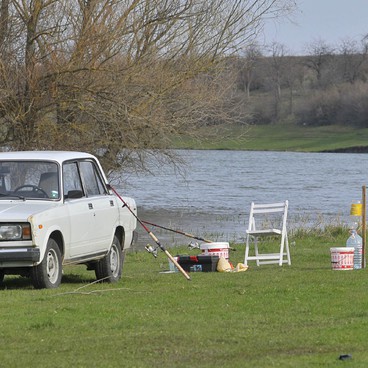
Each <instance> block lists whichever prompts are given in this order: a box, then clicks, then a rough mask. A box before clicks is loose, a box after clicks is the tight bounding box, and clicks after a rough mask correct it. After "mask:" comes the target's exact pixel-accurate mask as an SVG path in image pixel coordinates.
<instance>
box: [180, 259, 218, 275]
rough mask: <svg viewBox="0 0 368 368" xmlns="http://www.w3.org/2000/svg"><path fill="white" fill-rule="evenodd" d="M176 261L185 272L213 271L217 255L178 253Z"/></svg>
mask: <svg viewBox="0 0 368 368" xmlns="http://www.w3.org/2000/svg"><path fill="white" fill-rule="evenodd" d="M177 257H178V263H179V265H180V266H181V267H183V269H184V270H185V271H187V272H215V271H217V263H218V261H219V256H204V255H198V256H188V255H179V256H177Z"/></svg>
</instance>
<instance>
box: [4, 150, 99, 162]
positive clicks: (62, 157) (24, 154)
mask: <svg viewBox="0 0 368 368" xmlns="http://www.w3.org/2000/svg"><path fill="white" fill-rule="evenodd" d="M80 158H92V159H96V158H95V156H93V155H91V154H89V153H86V152H76V151H10V152H0V160H21V159H24V160H51V161H56V162H59V163H61V162H64V161H67V160H73V159H74V160H75V159H80Z"/></svg>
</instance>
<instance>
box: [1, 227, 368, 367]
mask: <svg viewBox="0 0 368 368" xmlns="http://www.w3.org/2000/svg"><path fill="white" fill-rule="evenodd" d="M290 240H291V241H292V242H295V245H293V246H292V247H291V256H292V265H291V266H285V265H284V266H283V267H279V266H277V265H264V266H260V267H256V266H255V265H254V264H252V265H251V267H250V268H249V269H248V271H246V272H240V273H218V272H211V273H199V272H198V273H191V277H192V280H191V281H187V280H186V279H185V278H184V277H183V276H182V275H181V274H180V273H174V274H165V273H160V272H161V271H164V270H167V269H168V262H167V259H166V258H165V255H164V253H162V252H161V253H160V254H159V257H158V258H157V259H155V258H153V257H152V256H151V255H150V254H148V253H146V252H143V251H140V252H133V251H132V252H130V253H128V254H127V257H126V263H125V266H124V276H123V279H122V281H121V282H119V283H117V284H112V285H111V284H97V283H94V282H93V281H94V275H93V274H92V273H88V272H87V271H85V268H84V267H82V266H68V267H66V268H65V272H64V277H63V282H62V285H61V287H60V288H59V289H55V290H34V289H33V288H32V287H31V284H30V282H29V280H28V279H23V278H18V277H11V276H8V277H6V278H5V285H4V286H3V287H2V290H1V330H0V338H1V345H0V356H1V361H0V367H157V368H159V367H160V368H163V367H168V368H172V367H209V368H210V367H211V368H213V367H239V368H241V367H339V366H343V365H344V366H349V367H367V366H368V351H367V348H366V347H367V341H366V338H367V328H368V294H367V293H366V286H367V283H368V281H367V275H366V272H367V271H366V270H355V271H333V270H331V264H330V254H329V248H330V247H332V246H340V245H343V244H344V243H345V240H346V232H345V231H337V230H336V231H331V232H328V230H326V231H325V232H324V233H323V234H310V233H308V232H306V233H303V234H302V236H301V237H300V236H296V235H292V236H291V239H290ZM233 246H234V247H235V249H236V251H234V252H231V254H230V260H231V261H232V262H233V263H234V264H236V263H237V262H239V261H242V260H243V252H244V245H243V244H235V245H233ZM170 251H171V253H172V254H173V255H175V254H176V253H179V254H183V253H184V252H186V253H187V252H188V249H187V248H175V249H171V250H170ZM190 254H196V251H190ZM343 354H351V356H352V358H351V359H349V360H348V361H345V362H342V361H340V360H339V357H340V355H343Z"/></svg>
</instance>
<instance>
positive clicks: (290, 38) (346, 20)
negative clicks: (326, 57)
mask: <svg viewBox="0 0 368 368" xmlns="http://www.w3.org/2000/svg"><path fill="white" fill-rule="evenodd" d="M296 3H297V6H298V10H297V11H296V12H295V14H294V15H293V16H292V21H291V20H287V19H283V20H282V21H276V22H275V21H268V22H267V23H266V27H265V30H264V42H265V43H266V44H271V43H272V42H274V41H275V42H278V43H282V44H284V45H285V46H286V47H287V48H288V49H289V50H290V53H291V54H303V50H304V49H305V46H306V44H308V43H311V42H313V41H316V40H323V41H325V42H326V43H327V44H329V45H331V46H333V45H336V44H339V43H340V42H341V40H345V39H353V40H356V41H360V40H361V39H362V37H363V36H364V35H366V34H368V0H296Z"/></svg>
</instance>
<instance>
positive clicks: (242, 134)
mask: <svg viewBox="0 0 368 368" xmlns="http://www.w3.org/2000/svg"><path fill="white" fill-rule="evenodd" d="M174 146H175V148H189V149H233V150H260V151H267V150H272V151H301V152H303V151H304V152H319V151H325V150H336V149H341V148H350V147H357V146H368V129H367V128H365V129H357V128H352V127H348V126H337V125H333V126H323V127H304V126H298V125H295V124H287V123H285V124H273V125H254V126H250V127H246V126H244V127H241V126H235V127H234V126H233V127H227V128H226V127H224V126H222V127H219V128H216V130H215V129H214V128H206V129H203V130H201V131H199V132H198V133H197V139H194V138H192V137H189V136H186V137H182V138H180V139H178V138H176V139H174Z"/></svg>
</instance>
